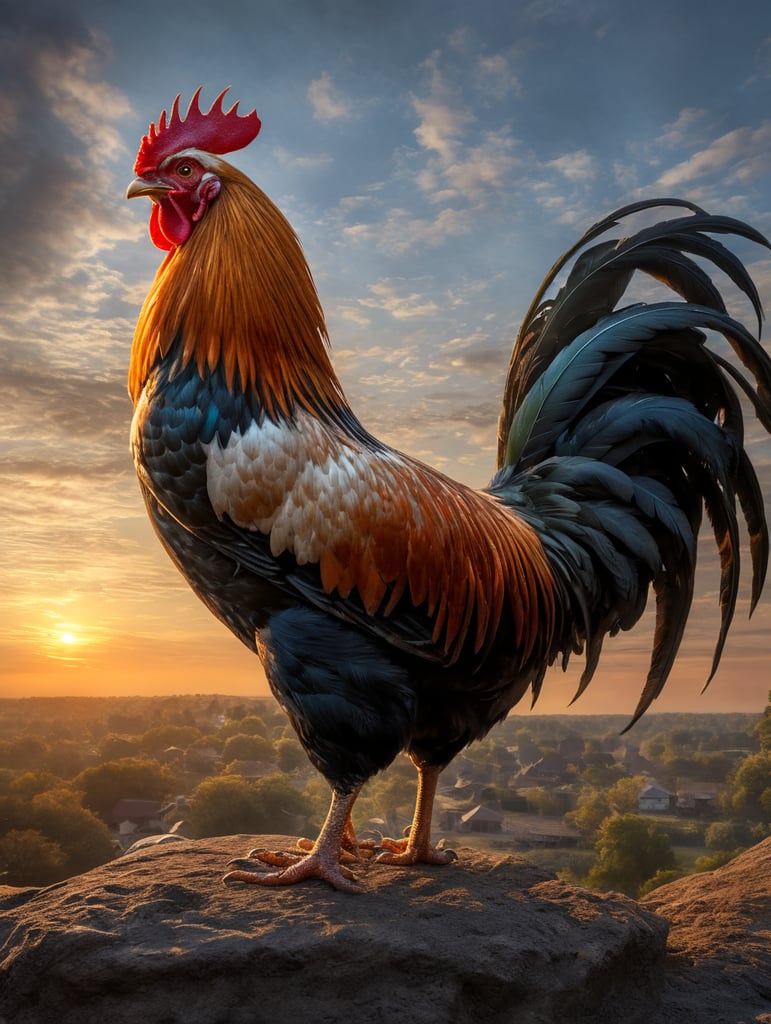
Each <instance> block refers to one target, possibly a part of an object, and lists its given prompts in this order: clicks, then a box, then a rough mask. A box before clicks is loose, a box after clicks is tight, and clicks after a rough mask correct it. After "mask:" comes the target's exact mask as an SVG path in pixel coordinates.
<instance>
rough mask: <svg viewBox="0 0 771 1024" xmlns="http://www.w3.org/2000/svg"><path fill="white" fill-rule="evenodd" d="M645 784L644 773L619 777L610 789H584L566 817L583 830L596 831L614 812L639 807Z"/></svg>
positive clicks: (620, 812) (624, 812) (628, 810)
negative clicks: (638, 802) (638, 803)
mask: <svg viewBox="0 0 771 1024" xmlns="http://www.w3.org/2000/svg"><path fill="white" fill-rule="evenodd" d="M644 785H645V779H644V778H643V776H642V775H631V776H628V777H627V778H624V779H619V780H618V782H616V783H615V785H613V786H611V787H610V788H609V789H605V790H603V789H592V788H587V789H584V790H582V792H581V795H580V796H579V798H578V803H577V805H576V809H575V810H574V811H570V812H569V813H568V814H567V815H565V817H566V818H567V820H568V821H569V822H570V823H571V824H572V825H575V826H576V828H580V829H581V831H582V832H587V833H591V832H596V831H597V829H598V828H599V827H600V825H601V824H602V822H603V821H604V819H605V818H608V817H610V815H612V814H626V813H628V812H630V811H634V810H635V809H636V808H637V801H638V799H639V796H640V792H641V790H642V788H643V786H644Z"/></svg>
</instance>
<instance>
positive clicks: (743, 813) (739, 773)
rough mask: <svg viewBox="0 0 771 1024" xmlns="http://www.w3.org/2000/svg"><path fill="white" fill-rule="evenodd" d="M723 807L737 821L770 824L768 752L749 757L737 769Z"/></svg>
mask: <svg viewBox="0 0 771 1024" xmlns="http://www.w3.org/2000/svg"><path fill="white" fill-rule="evenodd" d="M724 803H725V806H726V809H727V810H729V811H731V812H732V813H733V814H734V815H735V816H736V817H740V818H749V819H751V820H752V821H758V822H762V823H764V824H767V823H768V822H771V750H760V751H758V753H757V754H750V755H749V756H748V757H745V758H744V760H743V761H741V762H740V763H739V765H737V768H736V771H735V773H734V775H733V777H732V778H731V780H730V782H729V787H728V790H727V791H726V793H725V794H724Z"/></svg>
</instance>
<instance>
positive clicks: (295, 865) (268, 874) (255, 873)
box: [223, 850, 364, 893]
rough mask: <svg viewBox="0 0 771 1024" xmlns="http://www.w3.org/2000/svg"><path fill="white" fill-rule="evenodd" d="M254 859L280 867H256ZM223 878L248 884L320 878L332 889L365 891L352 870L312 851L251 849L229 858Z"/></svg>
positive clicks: (283, 883)
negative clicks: (227, 868) (279, 869)
mask: <svg viewBox="0 0 771 1024" xmlns="http://www.w3.org/2000/svg"><path fill="white" fill-rule="evenodd" d="M255 860H258V861H261V862H262V863H263V864H268V865H270V866H271V867H280V868H282V870H281V871H260V870H258V869H256V865H255ZM228 867H233V868H234V869H235V870H233V871H228V873H227V874H226V875H225V877H224V878H223V882H225V883H228V884H229V883H231V882H246V883H247V884H249V885H265V886H275V885H294V884H295V883H296V882H303V881H305V879H307V878H320V879H322V880H323V881H325V882H329V884H330V885H331V886H332V887H333V888H334V889H339V890H340V891H341V892H355V893H358V892H364V889H363V888H362V886H360V885H359V884H358V882H357V881H356V877H355V875H354V874H353V872H351V871H349V870H348V868H346V867H343V866H342V865H341V864H339V863H338V861H337V860H336V859H332V858H330V857H325V856H323V855H322V853H320V852H318V851H315V852H312V853H309V854H306V855H305V856H297V855H295V854H287V853H276V852H275V851H272V850H252V852H251V853H250V854H249V856H248V857H238V858H236V859H235V860H232V861H230V863H229V864H228Z"/></svg>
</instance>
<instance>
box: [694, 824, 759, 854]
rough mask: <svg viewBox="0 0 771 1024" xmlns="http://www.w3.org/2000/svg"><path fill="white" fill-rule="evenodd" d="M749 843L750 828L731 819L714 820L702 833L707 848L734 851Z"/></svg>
mask: <svg viewBox="0 0 771 1024" xmlns="http://www.w3.org/2000/svg"><path fill="white" fill-rule="evenodd" d="M751 843H752V838H751V834H750V830H749V829H748V828H746V827H742V826H741V825H739V824H737V823H736V822H733V821H715V822H713V823H712V824H711V825H710V826H709V827H708V828H707V830H706V832H705V833H704V845H705V846H706V847H707V849H708V850H728V851H732V850H733V851H735V850H738V849H739V847H741V846H749V845H751Z"/></svg>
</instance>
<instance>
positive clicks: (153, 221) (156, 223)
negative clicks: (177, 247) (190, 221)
mask: <svg viewBox="0 0 771 1024" xmlns="http://www.w3.org/2000/svg"><path fill="white" fill-rule="evenodd" d="M160 212H161V208H160V206H158V205H157V204H156V203H153V209H152V212H151V213H150V238H151V240H152V243H153V245H154V246H155V247H156V248H157V249H163V250H164V251H165V252H168V251H169V250H170V249H173V248H174V243H173V242H170V241H169V240H168V238H167V237H166V236H165V235H164V233H163V231H162V230H161V218H160Z"/></svg>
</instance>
